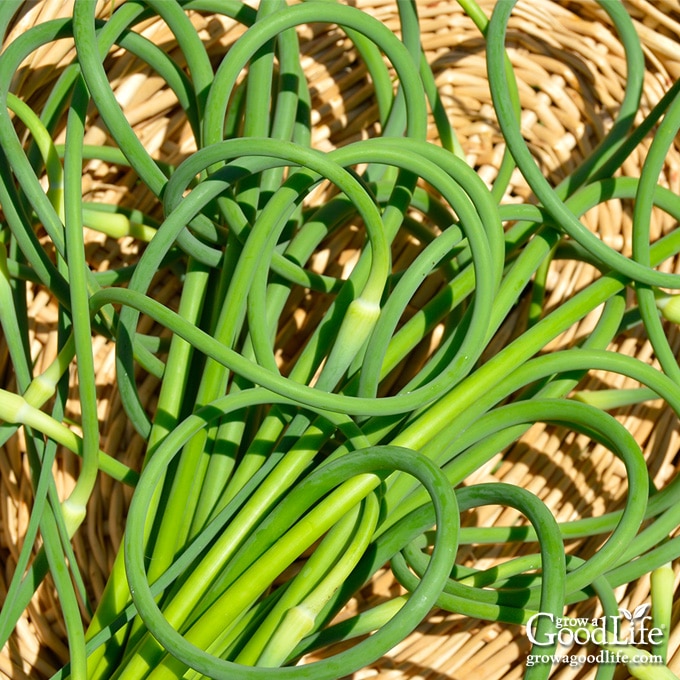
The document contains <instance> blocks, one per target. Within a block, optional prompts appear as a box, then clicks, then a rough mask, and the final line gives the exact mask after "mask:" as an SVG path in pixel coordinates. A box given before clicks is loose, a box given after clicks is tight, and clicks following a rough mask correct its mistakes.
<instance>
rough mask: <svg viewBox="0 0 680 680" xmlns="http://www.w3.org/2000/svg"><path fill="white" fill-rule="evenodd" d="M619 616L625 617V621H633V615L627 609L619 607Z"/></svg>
mask: <svg viewBox="0 0 680 680" xmlns="http://www.w3.org/2000/svg"><path fill="white" fill-rule="evenodd" d="M619 615H620V616H623V618H624V619H628V620H629V621H632V620H633V615H632V614H631V613H630V612H629V611H628V610H627V609H626V608H625V607H619Z"/></svg>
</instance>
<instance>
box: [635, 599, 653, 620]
mask: <svg viewBox="0 0 680 680" xmlns="http://www.w3.org/2000/svg"><path fill="white" fill-rule="evenodd" d="M651 608H652V605H651V604H649V602H648V603H647V604H641V605H639V606H637V607H635V611H634V612H633V618H632V620H633V621H637V620H638V619H644V618H645V616H647V612H648V611H649V610H650V609H651Z"/></svg>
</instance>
